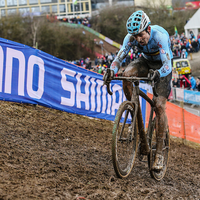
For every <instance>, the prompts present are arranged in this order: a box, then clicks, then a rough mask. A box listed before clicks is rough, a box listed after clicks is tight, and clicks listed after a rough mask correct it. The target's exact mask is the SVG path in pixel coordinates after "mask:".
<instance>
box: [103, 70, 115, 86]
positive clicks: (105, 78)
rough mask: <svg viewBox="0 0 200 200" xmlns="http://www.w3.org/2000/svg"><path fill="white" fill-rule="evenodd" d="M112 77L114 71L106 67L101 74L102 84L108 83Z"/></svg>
mask: <svg viewBox="0 0 200 200" xmlns="http://www.w3.org/2000/svg"><path fill="white" fill-rule="evenodd" d="M113 77H114V71H113V70H111V69H107V70H106V72H105V74H104V75H103V81H104V84H106V83H109V82H110V81H111V80H112V79H113Z"/></svg>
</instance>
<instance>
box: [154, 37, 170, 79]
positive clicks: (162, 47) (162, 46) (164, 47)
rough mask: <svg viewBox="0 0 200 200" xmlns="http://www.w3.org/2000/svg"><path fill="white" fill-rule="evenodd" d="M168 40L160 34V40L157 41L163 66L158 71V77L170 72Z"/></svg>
mask: <svg viewBox="0 0 200 200" xmlns="http://www.w3.org/2000/svg"><path fill="white" fill-rule="evenodd" d="M168 40H169V38H168V36H167V35H166V34H162V36H160V40H158V46H159V51H160V58H161V61H162V64H163V66H162V67H161V68H160V69H159V70H158V71H159V73H160V77H165V76H167V75H168V74H170V73H171V72H172V63H171V59H172V58H173V56H172V53H171V49H170V45H169V43H168V42H169V41H168Z"/></svg>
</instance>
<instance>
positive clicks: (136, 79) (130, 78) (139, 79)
mask: <svg viewBox="0 0 200 200" xmlns="http://www.w3.org/2000/svg"><path fill="white" fill-rule="evenodd" d="M151 74H153V73H150V75H149V76H148V77H124V76H119V77H113V78H112V80H127V81H130V82H134V83H135V84H136V82H139V81H151V86H152V89H153V94H154V95H155V96H156V97H157V96H158V93H157V91H156V88H155V82H154V77H155V74H153V75H152V76H151ZM110 82H111V81H109V82H108V83H105V84H106V85H107V91H108V93H109V94H110V95H112V94H113V93H112V92H111V90H110ZM138 85H139V83H138Z"/></svg>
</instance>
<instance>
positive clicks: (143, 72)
mask: <svg viewBox="0 0 200 200" xmlns="http://www.w3.org/2000/svg"><path fill="white" fill-rule="evenodd" d="M148 71H149V67H148V65H147V63H146V60H145V58H143V57H140V58H138V59H136V60H134V61H133V62H131V63H130V64H129V65H128V66H127V68H126V69H125V71H124V73H123V76H125V77H131V76H137V77H146V76H147V75H148ZM123 90H124V94H125V96H126V98H127V100H129V101H130V100H131V96H132V90H133V84H132V83H131V82H129V81H126V80H124V81H123Z"/></svg>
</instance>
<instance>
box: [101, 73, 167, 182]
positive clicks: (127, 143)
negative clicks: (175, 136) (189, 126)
mask: <svg viewBox="0 0 200 200" xmlns="http://www.w3.org/2000/svg"><path fill="white" fill-rule="evenodd" d="M106 76H108V77H110V69H108V70H107V75H106ZM106 79H107V77H105V80H106ZM153 79H154V77H153V72H151V73H150V74H149V75H148V77H143V78H139V77H122V76H121V77H114V78H112V80H128V81H131V82H132V83H133V84H134V87H133V92H132V97H131V101H124V102H123V103H122V104H121V105H120V107H119V109H118V111H117V114H116V116H115V121H114V126H113V131H112V161H113V166H114V170H115V173H116V175H117V177H119V178H125V177H127V176H128V175H129V174H130V173H131V171H132V168H133V166H134V162H135V159H136V157H137V155H140V156H139V159H140V160H141V159H142V157H143V156H144V155H147V157H148V167H149V171H150V174H151V177H152V178H154V179H156V180H158V181H160V180H161V179H162V178H163V177H164V175H165V173H166V170H167V164H168V159H169V149H170V136H169V129H168V131H167V133H166V138H165V140H164V143H163V151H162V152H163V156H164V163H163V169H162V170H159V171H155V170H152V165H153V163H154V160H155V154H156V123H155V122H156V116H155V104H154V101H153V99H150V98H149V97H148V96H147V95H146V94H145V93H144V92H142V91H141V90H140V89H139V82H140V80H143V81H150V82H151V85H152V89H153V94H154V95H155V96H157V93H156V89H155V87H154V80H153ZM104 84H105V85H107V91H108V93H109V94H110V95H112V92H111V91H110V81H104ZM139 96H141V97H142V98H144V99H145V100H146V101H147V102H148V103H149V104H150V106H151V111H150V117H149V123H148V128H147V131H146V132H145V127H144V124H143V118H142V112H141V107H140V101H139ZM138 152H139V153H138Z"/></svg>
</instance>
